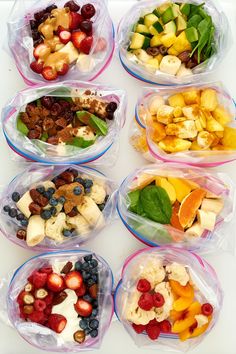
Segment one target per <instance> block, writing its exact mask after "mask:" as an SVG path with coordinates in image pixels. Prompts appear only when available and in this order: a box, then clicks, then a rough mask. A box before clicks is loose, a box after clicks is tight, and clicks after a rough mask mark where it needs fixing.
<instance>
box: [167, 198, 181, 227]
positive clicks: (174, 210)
mask: <svg viewBox="0 0 236 354" xmlns="http://www.w3.org/2000/svg"><path fill="white" fill-rule="evenodd" d="M179 207H180V204H179V203H178V202H175V203H174V205H173V208H172V216H171V219H170V223H171V225H172V226H173V227H174V228H176V229H178V230H180V231H184V228H183V227H182V225H181V224H180V222H179V215H178V213H179Z"/></svg>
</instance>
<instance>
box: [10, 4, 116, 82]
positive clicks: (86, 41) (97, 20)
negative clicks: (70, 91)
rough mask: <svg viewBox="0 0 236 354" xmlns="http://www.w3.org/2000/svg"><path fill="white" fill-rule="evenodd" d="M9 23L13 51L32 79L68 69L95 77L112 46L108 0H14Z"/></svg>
mask: <svg viewBox="0 0 236 354" xmlns="http://www.w3.org/2000/svg"><path fill="white" fill-rule="evenodd" d="M86 5H87V6H86ZM7 27H8V46H9V49H10V52H11V55H12V56H13V58H14V60H15V63H16V67H17V69H18V71H19V73H20V74H21V76H22V78H23V79H24V81H25V82H26V83H27V84H28V85H34V84H37V83H42V82H48V81H49V80H55V81H56V82H58V81H63V76H64V75H65V77H66V79H68V80H88V81H90V80H94V79H95V78H96V77H97V76H98V75H100V74H101V72H102V71H103V70H104V69H105V68H106V67H107V65H108V64H109V62H110V61H111V58H112V55H113V51H114V28H113V24H112V20H111V18H110V16H109V13H108V9H107V6H106V1H100V0H92V1H89V3H88V2H87V1H85V0H81V1H77V0H75V1H66V0H58V1H56V4H55V1H47V0H40V1H36V0H33V1H27V0H16V1H15V4H14V6H13V8H12V11H11V14H10V17H9V19H8V23H7ZM32 63H33V64H32Z"/></svg>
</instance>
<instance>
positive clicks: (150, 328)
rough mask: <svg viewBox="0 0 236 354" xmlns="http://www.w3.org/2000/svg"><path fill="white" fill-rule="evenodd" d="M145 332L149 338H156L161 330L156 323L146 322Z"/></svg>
mask: <svg viewBox="0 0 236 354" xmlns="http://www.w3.org/2000/svg"><path fill="white" fill-rule="evenodd" d="M146 332H147V335H148V337H149V338H150V339H151V340H156V339H157V338H158V337H159V335H160V332H161V330H160V327H159V326H158V325H152V324H151V325H150V324H148V325H147V326H146Z"/></svg>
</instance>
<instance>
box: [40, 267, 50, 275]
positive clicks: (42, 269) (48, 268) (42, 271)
mask: <svg viewBox="0 0 236 354" xmlns="http://www.w3.org/2000/svg"><path fill="white" fill-rule="evenodd" d="M39 271H40V273H46V274H51V273H52V267H42V268H40V269H39Z"/></svg>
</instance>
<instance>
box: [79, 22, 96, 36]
mask: <svg viewBox="0 0 236 354" xmlns="http://www.w3.org/2000/svg"><path fill="white" fill-rule="evenodd" d="M79 28H80V29H81V31H83V32H85V33H87V34H88V35H90V36H91V34H92V30H93V23H92V21H89V20H85V21H82V22H81V24H80V26H79Z"/></svg>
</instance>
